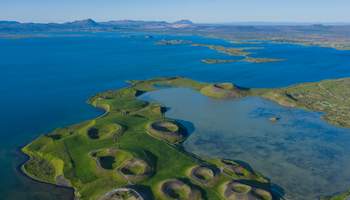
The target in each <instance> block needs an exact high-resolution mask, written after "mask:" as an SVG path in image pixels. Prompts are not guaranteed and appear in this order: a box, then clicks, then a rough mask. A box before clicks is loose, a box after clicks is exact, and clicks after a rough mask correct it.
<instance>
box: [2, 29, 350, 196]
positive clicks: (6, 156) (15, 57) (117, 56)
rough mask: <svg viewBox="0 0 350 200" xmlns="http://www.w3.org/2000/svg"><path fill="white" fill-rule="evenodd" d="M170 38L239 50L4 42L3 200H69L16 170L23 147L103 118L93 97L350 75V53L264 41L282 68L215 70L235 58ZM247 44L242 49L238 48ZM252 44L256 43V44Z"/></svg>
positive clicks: (122, 40) (61, 38)
mask: <svg viewBox="0 0 350 200" xmlns="http://www.w3.org/2000/svg"><path fill="white" fill-rule="evenodd" d="M163 38H170V39H173V38H176V39H188V40H192V41H194V42H198V43H205V44H220V45H227V46H230V45H232V46H235V45H234V44H230V43H228V42H225V41H222V40H216V39H207V38H202V37H196V36H163V35H155V36H154V38H151V39H149V38H146V37H145V36H144V34H133V33H127V34H116V33H91V34H86V33H85V34H76V35H68V34H64V35H63V34H62V35H48V37H41V38H23V39H0V85H1V86H0V94H1V103H0V110H1V115H0V127H1V131H0V142H1V145H0V159H1V160H0V166H1V169H2V170H1V171H0V177H1V179H0V196H2V197H5V199H9V200H12V199H24V200H27V199H28V200H29V199H30V200H33V199H36V200H41V199H48V196H50V199H60V200H63V199H67V198H66V197H67V196H69V195H71V194H70V192H69V191H62V190H60V189H57V188H56V189H53V188H55V187H52V186H47V185H43V184H38V183H33V182H32V181H30V180H29V179H27V178H25V177H23V176H21V174H20V173H18V170H17V169H16V167H17V166H18V165H19V164H20V163H21V162H22V161H23V160H24V158H23V157H22V156H21V154H20V153H19V152H18V149H19V148H20V147H21V146H22V145H25V144H26V143H28V142H30V141H31V140H32V139H34V138H35V137H37V136H38V135H40V134H42V133H46V132H48V131H50V130H52V129H54V128H56V127H61V126H65V125H69V124H72V123H76V122H79V121H81V120H85V119H89V118H92V117H95V116H96V115H98V114H100V111H98V110H95V109H93V108H91V107H90V106H88V105H87V104H85V101H86V99H87V98H88V97H90V96H92V95H93V94H95V93H97V92H100V91H103V90H106V89H111V88H119V87H122V86H124V85H125V83H124V81H125V80H128V79H145V78H151V77H154V76H175V75H176V76H177V75H181V76H186V77H190V78H193V79H196V80H200V81H210V82H216V81H218V82H221V81H230V82H234V83H237V84H239V85H241V86H246V87H281V86H287V85H290V84H295V83H300V82H308V81H318V80H321V79H326V78H338V77H347V76H350V64H349V62H348V61H349V58H350V52H349V51H337V50H334V49H329V48H318V47H305V46H298V45H279V44H268V43H265V44H259V45H254V46H262V47H265V48H264V49H261V50H255V52H256V56H258V57H273V58H283V59H286V61H284V62H278V63H264V64H252V63H230V64H219V65H207V64H203V63H201V62H200V60H201V59H204V58H222V59H225V58H230V57H229V56H227V55H223V54H220V53H217V52H214V51H212V50H209V49H206V48H203V47H191V46H189V45H179V46H157V45H154V43H155V42H156V41H157V40H159V39H163ZM236 46H239V45H236ZM251 46H252V45H251Z"/></svg>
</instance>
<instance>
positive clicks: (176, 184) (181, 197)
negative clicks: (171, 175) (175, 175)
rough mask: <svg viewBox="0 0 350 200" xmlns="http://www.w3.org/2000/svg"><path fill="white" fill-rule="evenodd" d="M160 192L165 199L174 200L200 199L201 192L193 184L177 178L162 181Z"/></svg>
mask: <svg viewBox="0 0 350 200" xmlns="http://www.w3.org/2000/svg"><path fill="white" fill-rule="evenodd" d="M160 190H161V193H162V194H163V195H164V196H165V198H166V199H174V200H175V199H176V200H200V199H202V196H201V193H200V191H199V190H198V189H196V188H194V187H193V186H191V185H189V184H187V183H184V182H183V181H181V180H178V179H171V180H167V181H164V182H163V183H162V184H161V188H160Z"/></svg>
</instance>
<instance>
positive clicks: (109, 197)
mask: <svg viewBox="0 0 350 200" xmlns="http://www.w3.org/2000/svg"><path fill="white" fill-rule="evenodd" d="M100 200H143V198H142V196H141V195H140V194H139V193H138V192H136V191H135V190H133V189H130V188H118V189H116V190H113V191H111V192H108V193H106V194H105V195H104V196H103V197H102V198H100Z"/></svg>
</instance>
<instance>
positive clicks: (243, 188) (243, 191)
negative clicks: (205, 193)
mask: <svg viewBox="0 0 350 200" xmlns="http://www.w3.org/2000/svg"><path fill="white" fill-rule="evenodd" d="M221 193H222V196H223V197H224V198H225V199H228V200H236V199H246V200H272V195H271V194H270V193H269V192H268V191H265V190H262V189H257V188H254V187H252V186H249V185H246V184H243V183H239V182H236V181H231V182H226V183H224V185H223V186H222V191H221Z"/></svg>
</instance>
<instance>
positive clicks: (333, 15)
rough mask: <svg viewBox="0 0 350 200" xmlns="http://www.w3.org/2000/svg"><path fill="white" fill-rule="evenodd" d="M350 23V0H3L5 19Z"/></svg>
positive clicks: (2, 16)
mask: <svg viewBox="0 0 350 200" xmlns="http://www.w3.org/2000/svg"><path fill="white" fill-rule="evenodd" d="M86 18H92V19H94V20H96V21H108V20H121V19H133V20H162V21H163V20H164V21H170V22H171V21H176V20H179V19H190V20H192V21H194V22H198V23H229V22H347V23H348V22H350V0H0V20H16V21H21V22H65V21H73V20H79V19H86Z"/></svg>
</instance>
